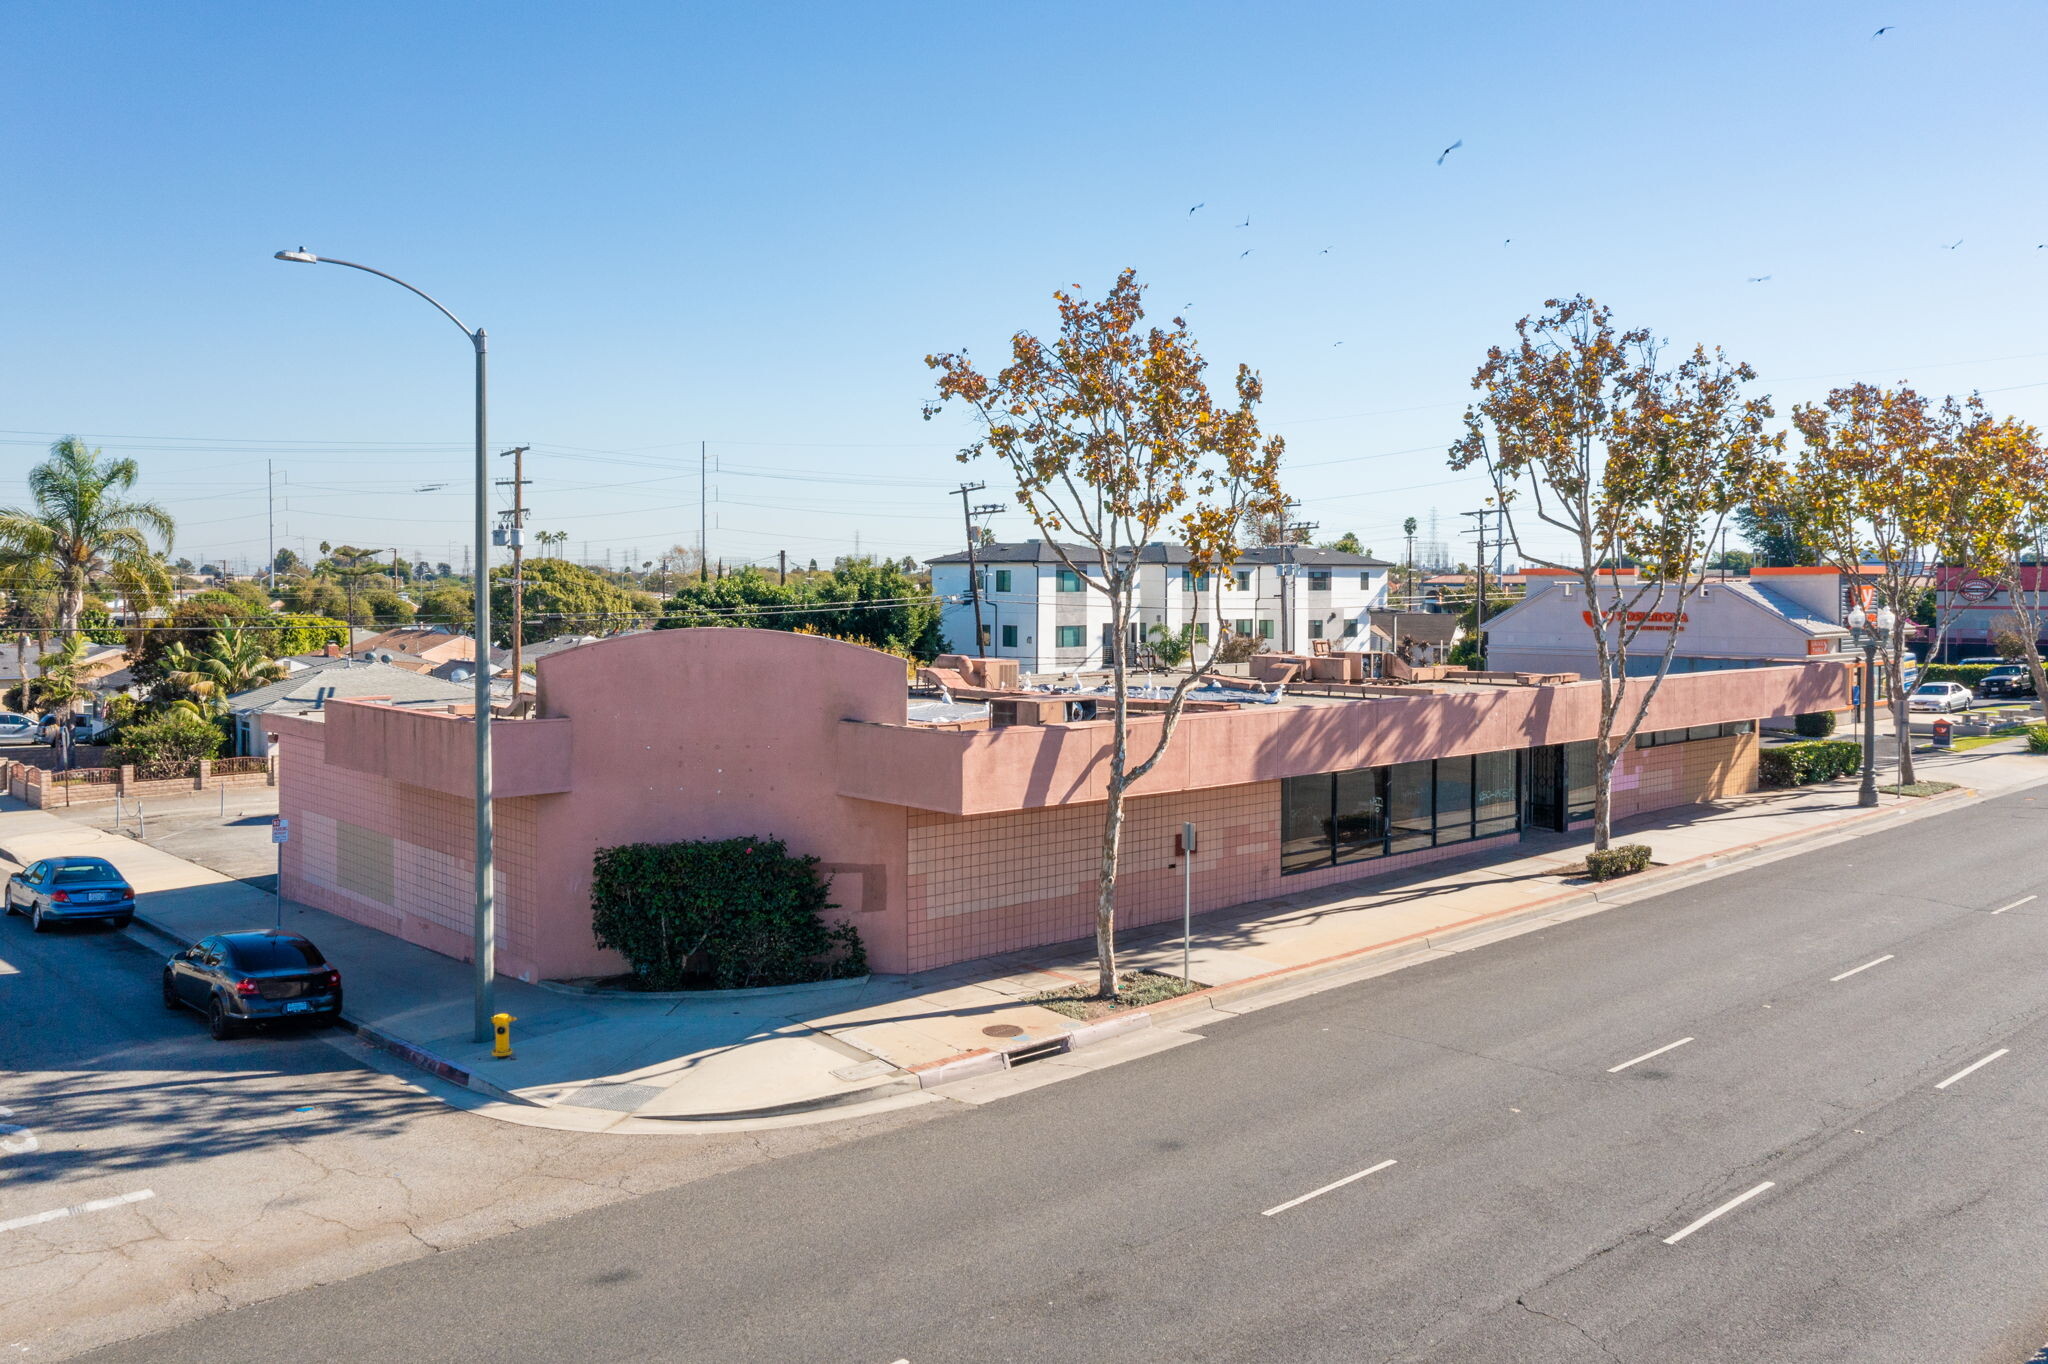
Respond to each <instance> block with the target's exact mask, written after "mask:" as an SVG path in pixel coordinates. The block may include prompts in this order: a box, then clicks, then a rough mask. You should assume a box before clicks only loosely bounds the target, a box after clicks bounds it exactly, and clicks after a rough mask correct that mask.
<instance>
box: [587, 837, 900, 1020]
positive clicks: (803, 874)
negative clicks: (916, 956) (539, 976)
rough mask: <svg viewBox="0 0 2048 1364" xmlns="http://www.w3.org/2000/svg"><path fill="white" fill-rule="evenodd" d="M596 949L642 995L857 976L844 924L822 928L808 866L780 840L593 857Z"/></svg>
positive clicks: (858, 959)
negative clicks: (616, 958) (620, 966)
mask: <svg viewBox="0 0 2048 1364" xmlns="http://www.w3.org/2000/svg"><path fill="white" fill-rule="evenodd" d="M590 897H591V927H592V928H593V929H594V930H595V932H596V934H597V945H598V946H599V947H608V948H611V949H613V950H614V951H616V952H618V953H619V954H620V955H621V956H623V957H625V959H626V960H627V961H628V962H630V963H632V967H633V973H634V974H635V975H637V976H639V977H640V979H641V982H642V983H643V984H644V985H645V986H646V988H648V989H650V990H680V989H688V988H691V987H693V986H708V987H710V988H712V989H718V990H734V989H744V988H747V987H750V986H765V985H799V984H802V983H804V982H806V981H814V980H834V979H839V978H842V977H846V976H864V975H866V974H867V971H868V959H867V952H866V950H865V949H864V948H863V947H862V946H861V941H860V934H859V933H857V932H856V931H855V930H854V927H853V925H852V924H848V923H839V924H835V925H832V926H830V927H828V926H827V925H826V924H825V921H824V918H823V915H824V912H825V911H826V910H828V909H837V908H838V906H837V905H834V904H833V903H831V901H829V900H828V899H826V898H825V897H826V889H825V879H824V877H822V876H820V875H819V874H818V859H817V858H815V857H792V856H791V855H790V853H789V850H788V849H787V848H785V847H784V846H783V845H782V842H781V841H780V840H779V839H773V838H727V839H717V840H712V839H706V840H701V841H697V842H690V843H628V844H625V845H623V846H620V847H616V848H600V849H598V851H597V859H596V865H595V867H594V869H593V874H592V876H591V885H590Z"/></svg>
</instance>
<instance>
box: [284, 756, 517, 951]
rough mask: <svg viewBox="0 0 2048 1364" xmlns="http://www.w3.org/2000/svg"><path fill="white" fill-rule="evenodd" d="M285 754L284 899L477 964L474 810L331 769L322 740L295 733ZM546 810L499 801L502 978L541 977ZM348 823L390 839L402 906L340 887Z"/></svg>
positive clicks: (496, 805)
mask: <svg viewBox="0 0 2048 1364" xmlns="http://www.w3.org/2000/svg"><path fill="white" fill-rule="evenodd" d="M285 755H286V757H285V760H284V761H281V762H280V763H279V765H278V808H279V809H280V810H282V811H283V812H284V813H285V814H286V815H288V816H289V817H290V818H291V820H292V841H291V842H290V843H287V844H286V845H285V861H284V893H285V895H286V896H287V897H289V898H291V899H294V900H298V901H301V902H303V903H305V904H309V905H312V906H314V907H316V908H319V909H324V910H327V911H328V912H330V913H333V914H339V915H341V916H342V917H344V918H347V919H352V920H354V921H355V922H357V923H360V924H364V925H366V926H368V927H371V928H376V929H379V930H381V931H383V932H386V933H391V934H394V935H396V936H398V937H402V938H405V939H406V940H407V941H410V942H416V943H419V944H420V945H421V946H423V947H430V948H432V949H433V950H435V951H437V952H442V953H445V954H446V955H448V956H451V957H456V958H458V959H461V960H465V961H466V960H468V958H469V955H470V925H471V922H472V910H473V907H474V904H475V874H476V873H475V868H476V859H475V832H474V827H473V825H472V823H471V819H472V816H471V809H472V803H471V802H470V801H467V800H463V799H460V798H459V797H455V796H447V795H442V794H440V793H439V792H435V791H428V790H424V789H422V788H420V787H417V786H405V785H401V784H399V783H397V782H393V781H389V780H387V779H385V778H383V777H378V776H374V775H371V774H369V773H366V772H358V771H352V770H349V769H347V768H340V767H333V766H330V765H328V764H327V763H326V762H325V761H324V760H323V753H322V745H321V742H320V740H319V738H318V737H317V736H316V737H313V738H310V739H309V738H304V737H301V736H300V734H299V733H297V732H294V733H293V734H292V735H291V736H290V737H289V740H288V741H287V744H286V748H285ZM537 804H538V801H537V800H536V799H533V798H521V799H510V800H499V801H494V802H493V803H492V808H493V811H494V813H495V815H496V840H495V844H494V849H495V853H496V863H497V875H496V877H495V878H494V881H493V884H494V886H495V888H496V900H495V904H496V910H497V913H496V916H495V917H496V920H497V954H498V956H497V960H498V970H499V972H500V973H501V974H504V975H516V976H520V977H522V978H528V979H531V978H533V977H534V976H535V974H536V971H537V967H536V964H535V948H534V939H535V932H534V930H535V923H534V905H535V903H536V896H535V890H534V887H535V849H536V847H537V844H538V838H537V828H536V816H537V810H536V806H537ZM344 822H346V823H350V824H354V825H357V826H358V827H361V828H365V829H373V830H376V831H377V832H379V833H382V834H385V835H388V836H389V837H390V838H391V840H392V845H391V847H392V877H391V882H392V898H393V900H394V901H395V902H396V903H393V904H384V903H381V902H379V901H376V900H372V899H369V898H367V897H366V896H364V895H361V894H359V893H357V892H356V891H353V890H348V889H344V888H343V887H342V885H341V884H340V875H339V865H338V864H339V833H338V831H339V827H340V825H341V824H342V823H344Z"/></svg>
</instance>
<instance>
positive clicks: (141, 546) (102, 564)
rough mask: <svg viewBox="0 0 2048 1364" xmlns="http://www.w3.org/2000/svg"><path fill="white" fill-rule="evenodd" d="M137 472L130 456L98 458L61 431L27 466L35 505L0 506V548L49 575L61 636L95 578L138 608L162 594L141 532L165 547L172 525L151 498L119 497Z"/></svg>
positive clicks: (167, 584)
mask: <svg viewBox="0 0 2048 1364" xmlns="http://www.w3.org/2000/svg"><path fill="white" fill-rule="evenodd" d="M138 472H139V470H138V469H137V467H136V464H135V461H134V460H132V459H106V458H103V457H102V456H101V454H100V452H99V451H98V450H96V449H87V448H86V446H85V444H84V442H82V441H80V440H79V439H78V438H77V437H76V436H66V437H65V438H64V439H63V440H60V441H58V442H57V443H56V444H54V445H52V446H51V447H50V457H49V458H48V459H46V460H44V461H43V462H42V463H41V464H38V465H37V466H36V467H35V468H33V469H31V470H29V473H28V490H29V496H30V497H31V498H33V499H34V503H35V505H34V506H33V507H32V508H27V509H24V508H20V507H8V508H5V509H0V552H4V553H5V554H6V555H7V556H8V557H10V558H15V559H20V560H24V561H27V562H29V563H32V564H36V565H40V566H41V567H42V568H44V569H46V570H47V571H48V572H49V573H50V575H51V576H52V577H54V578H55V580H56V590H57V629H58V631H59V633H61V634H63V635H65V636H67V637H68V636H71V635H73V634H76V633H77V631H78V618H79V616H80V614H81V613H82V612H83V611H84V610H85V593H86V589H87V588H88V587H89V586H91V585H92V584H93V583H94V582H96V581H100V580H105V581H106V582H108V583H109V584H110V585H112V586H113V587H115V588H116V589H117V590H119V591H120V592H122V593H123V594H124V595H125V596H127V597H128V599H129V605H130V606H131V607H132V608H134V609H135V610H136V611H138V612H140V611H141V610H142V609H144V608H145V607H146V606H147V605H149V604H151V602H152V601H153V600H161V599H162V598H165V597H168V596H169V595H170V592H171V580H170V574H169V572H168V570H166V569H165V568H164V565H163V561H162V560H161V559H159V558H158V557H157V555H156V553H155V552H154V551H153V550H152V549H151V548H150V544H149V537H150V536H151V535H152V534H154V535H156V536H157V537H159V538H160V539H162V540H163V542H164V546H165V547H166V548H169V546H170V543H171V536H172V534H173V533H174V532H175V530H176V526H175V525H174V524H173V522H172V520H171V514H170V513H169V512H167V511H165V510H164V509H163V508H162V507H160V506H158V505H157V504H156V503H154V502H134V501H130V500H128V499H127V498H126V497H125V496H124V494H126V493H127V491H128V490H129V489H130V488H132V487H134V486H135V479H136V476H137V474H138Z"/></svg>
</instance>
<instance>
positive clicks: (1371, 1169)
mask: <svg viewBox="0 0 2048 1364" xmlns="http://www.w3.org/2000/svg"><path fill="white" fill-rule="evenodd" d="M1394 1163H1395V1162H1393V1161H1391V1160H1383V1161H1381V1162H1380V1163H1379V1164H1377V1165H1371V1166H1368V1167H1366V1168H1365V1169H1363V1170H1360V1171H1359V1172H1358V1173H1357V1174H1355V1175H1346V1176H1344V1178H1342V1179H1339V1180H1336V1181H1335V1182H1333V1183H1329V1184H1325V1185H1323V1187H1322V1188H1320V1189H1311V1190H1309V1191H1308V1192H1307V1193H1305V1194H1303V1195H1302V1196H1301V1197H1299V1198H1290V1199H1288V1200H1287V1201H1286V1202H1285V1203H1282V1204H1280V1205H1279V1206H1277V1207H1272V1208H1268V1209H1266V1210H1265V1211H1264V1212H1262V1213H1260V1214H1259V1216H1261V1217H1271V1216H1272V1215H1273V1214H1274V1213H1277V1212H1286V1211H1287V1210H1288V1209H1289V1208H1295V1207H1299V1206H1301V1205H1302V1204H1303V1203H1306V1202H1308V1201H1309V1200H1310V1199H1311V1198H1321V1197H1322V1196H1323V1195H1324V1194H1326V1193H1328V1192H1329V1191H1330V1190H1332V1189H1341V1188H1343V1187H1344V1186H1345V1185H1346V1184H1349V1183H1351V1182H1352V1181H1353V1180H1355V1179H1364V1178H1365V1177H1366V1176H1367V1175H1374V1174H1378V1173H1379V1172H1380V1171H1381V1170H1384V1169H1386V1168H1387V1167H1388V1166H1389V1165H1392V1164H1394Z"/></svg>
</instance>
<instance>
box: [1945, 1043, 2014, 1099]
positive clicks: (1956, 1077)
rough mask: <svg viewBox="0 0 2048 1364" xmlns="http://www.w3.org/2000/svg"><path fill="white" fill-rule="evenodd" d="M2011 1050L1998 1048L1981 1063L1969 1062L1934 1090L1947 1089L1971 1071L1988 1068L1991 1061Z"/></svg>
mask: <svg viewBox="0 0 2048 1364" xmlns="http://www.w3.org/2000/svg"><path fill="white" fill-rule="evenodd" d="M2011 1050H2012V1048H2011V1047H2000V1048H1999V1049H1998V1050H1997V1051H1994V1052H1992V1053H1991V1054H1990V1055H1989V1056H1987V1057H1985V1058H1984V1059H1983V1060H1981V1061H1972V1062H1971V1063H1970V1064H1969V1065H1967V1066H1964V1067H1963V1068H1962V1069H1961V1070H1959V1071H1957V1072H1956V1073H1955V1074H1953V1075H1951V1076H1949V1077H1948V1078H1947V1079H1946V1080H1943V1081H1942V1082H1941V1083H1940V1084H1938V1085H1936V1086H1935V1088H1936V1089H1947V1088H1948V1087H1949V1086H1950V1085H1952V1084H1954V1083H1955V1082H1956V1081H1958V1080H1960V1079H1962V1078H1963V1077H1964V1076H1965V1075H1968V1074H1969V1073H1970V1072H1971V1071H1973V1070H1979V1069H1982V1068H1983V1067H1985V1066H1988V1065H1990V1064H1991V1063H1992V1062H1993V1061H1996V1060H1997V1059H1998V1058H1999V1057H2001V1056H2003V1055H2005V1054H2006V1053H2007V1052H2009V1051H2011Z"/></svg>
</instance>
